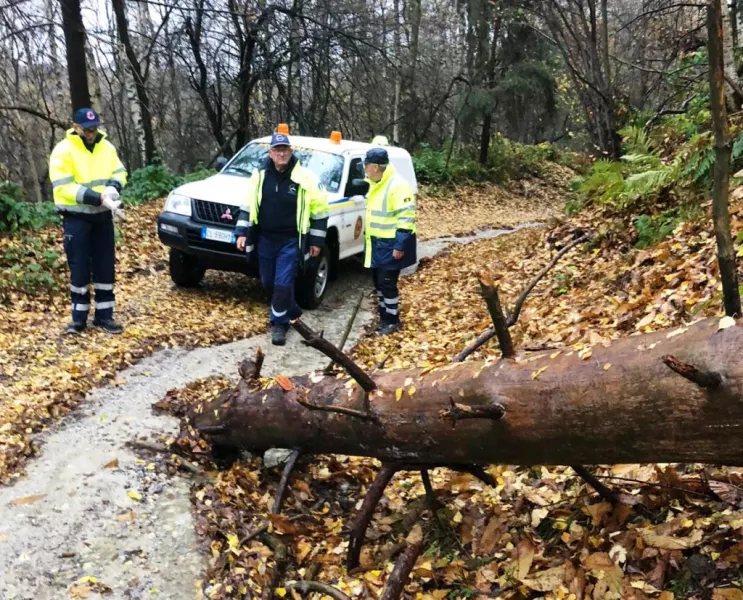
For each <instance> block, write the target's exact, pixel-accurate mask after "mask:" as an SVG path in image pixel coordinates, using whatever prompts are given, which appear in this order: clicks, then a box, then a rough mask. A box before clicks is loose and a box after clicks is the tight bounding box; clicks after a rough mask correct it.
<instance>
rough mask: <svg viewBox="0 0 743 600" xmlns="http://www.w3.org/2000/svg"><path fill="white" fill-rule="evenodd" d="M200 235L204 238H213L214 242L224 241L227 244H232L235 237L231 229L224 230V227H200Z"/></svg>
mask: <svg viewBox="0 0 743 600" xmlns="http://www.w3.org/2000/svg"><path fill="white" fill-rule="evenodd" d="M201 237H202V238H203V239H206V240H214V241H215V242H226V243H228V244H233V243H234V242H235V237H234V235H233V233H232V232H231V231H226V230H224V229H213V228H211V227H202V228H201Z"/></svg>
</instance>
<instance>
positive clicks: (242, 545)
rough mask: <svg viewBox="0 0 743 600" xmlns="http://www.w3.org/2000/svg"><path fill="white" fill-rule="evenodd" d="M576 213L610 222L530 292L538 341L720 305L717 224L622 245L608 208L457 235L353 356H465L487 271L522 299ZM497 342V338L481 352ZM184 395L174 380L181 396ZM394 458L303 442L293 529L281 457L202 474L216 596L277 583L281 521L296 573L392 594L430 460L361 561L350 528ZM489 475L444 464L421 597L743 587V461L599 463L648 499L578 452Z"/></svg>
mask: <svg viewBox="0 0 743 600" xmlns="http://www.w3.org/2000/svg"><path fill="white" fill-rule="evenodd" d="M732 217H733V219H732V220H733V229H734V232H735V233H736V234H737V233H738V232H739V231H740V230H741V229H743V222H742V220H741V206H734V207H733V209H732ZM577 225H580V226H581V227H583V228H584V229H586V228H590V229H592V230H594V231H595V232H597V233H598V236H597V237H595V238H594V241H593V242H591V243H590V244H589V245H587V246H586V247H583V248H576V249H575V250H573V251H571V252H569V253H568V254H567V255H566V256H565V257H564V258H563V260H562V261H561V262H560V263H559V264H558V265H557V267H555V269H554V270H553V271H552V272H550V273H549V274H548V275H547V277H546V278H545V279H544V280H543V281H542V282H541V283H540V284H538V285H537V286H536V288H535V289H534V291H533V292H532V294H531V296H530V297H529V298H528V300H527V301H526V304H525V305H524V308H523V310H522V313H521V316H520V319H519V321H518V323H517V325H516V326H515V327H514V329H513V333H514V338H515V341H516V343H517V345H518V347H519V348H520V349H521V350H522V351H524V350H527V351H528V350H529V349H534V348H539V349H543V348H545V347H551V348H553V350H554V352H553V355H554V356H557V355H559V354H560V353H561V352H562V351H565V350H568V349H574V350H577V351H578V352H579V353H582V356H584V357H588V356H590V349H591V346H592V345H595V344H603V343H605V342H607V341H608V340H611V339H614V338H617V337H621V336H627V335H630V334H632V333H636V332H637V333H639V332H644V331H652V330H656V329H662V328H668V332H669V335H673V332H674V331H677V330H678V328H682V327H683V326H684V323H686V322H687V321H688V320H690V319H693V318H696V317H703V316H712V315H718V316H719V315H720V313H721V309H720V305H721V303H720V284H719V279H718V274H717V263H716V258H715V246H714V236H713V234H712V231H711V225H710V222H696V223H685V224H682V225H680V226H679V227H678V228H677V229H676V231H675V232H674V233H673V235H672V236H671V237H670V238H669V239H667V240H666V241H664V242H662V243H661V244H659V245H657V246H655V247H654V248H652V249H650V250H635V249H631V248H628V247H624V248H622V249H621V251H620V250H619V249H618V247H617V245H616V244H615V243H614V242H613V241H612V240H611V238H610V237H607V236H606V235H605V233H603V229H602V224H601V223H600V222H597V221H595V220H594V221H593V222H591V221H590V220H589V222H587V223H572V224H564V225H561V226H559V227H557V228H555V229H553V230H550V231H549V232H547V233H545V231H543V230H542V231H539V230H528V231H523V232H519V233H517V234H514V235H511V236H508V237H505V238H501V239H495V240H487V241H481V242H478V243H476V244H472V245H470V246H466V247H456V248H453V249H452V250H450V251H449V252H448V253H446V254H445V255H443V256H440V257H437V258H436V259H434V260H432V261H429V262H428V263H427V264H425V265H424V266H423V267H422V268H421V269H420V270H419V271H418V273H416V274H415V275H414V276H412V277H410V278H407V279H405V280H403V282H402V286H401V288H402V289H401V297H402V302H403V306H404V312H403V322H404V327H403V329H402V330H401V331H399V332H397V333H395V334H393V335H391V336H386V337H379V336H373V335H372V336H369V337H367V338H365V339H363V340H362V341H361V343H360V344H358V345H357V346H356V348H355V349H354V355H355V356H356V357H357V359H359V360H360V361H362V362H363V363H365V364H366V365H369V366H371V365H373V364H378V363H379V362H381V361H382V360H383V359H385V358H387V362H386V364H385V368H394V367H402V368H406V367H409V366H428V365H436V364H443V363H447V362H449V361H450V360H451V358H452V357H453V356H454V355H455V354H456V353H458V352H459V351H461V350H462V349H463V348H464V347H465V346H466V345H468V344H469V343H471V342H472V341H473V340H474V339H475V337H476V336H477V335H479V334H480V333H482V332H483V331H485V330H486V329H488V328H489V327H490V317H489V315H488V313H487V309H486V306H485V303H484V302H483V300H482V298H481V297H480V290H479V278H478V275H479V273H481V272H482V271H488V272H490V273H491V274H492V276H493V279H494V282H495V283H496V285H498V286H499V288H500V290H501V299H502V301H503V303H504V304H505V305H506V306H507V307H508V309H509V310H511V307H512V305H513V302H514V300H515V298H516V297H517V296H518V295H519V293H520V292H521V290H523V289H524V287H525V286H526V285H527V283H528V282H529V281H530V280H531V279H532V278H533V277H534V276H535V274H536V273H537V272H538V271H539V270H540V269H541V268H542V267H543V266H544V265H545V264H546V263H547V262H548V261H549V260H550V258H551V257H552V256H553V255H554V253H555V252H556V251H557V250H559V248H560V247H563V246H564V245H565V244H566V243H568V242H569V240H570V239H573V237H574V236H575V235H576V231H575V228H576V226H577ZM498 355H499V352H498V349H497V345H496V343H495V341H493V342H491V343H490V344H488V345H487V346H485V347H484V348H482V349H481V350H480V351H479V352H478V353H476V357H483V356H498ZM604 368H605V369H609V368H611V365H610V364H608V363H607V364H606V365H604ZM536 376H537V377H538V374H537V375H536ZM398 391H399V392H400V395H402V393H403V392H404V390H403V389H400V390H398ZM181 395H182V394H181V392H179V391H174V392H172V393H171V396H172V398H173V399H174V401H176V403H177V399H178V398H180V397H181ZM212 397H213V396H212ZM191 400H192V401H198V398H196V397H195V396H194V395H192V396H191ZM205 400H208V398H205ZM378 468H379V463H378V462H377V461H375V460H372V459H361V458H349V457H343V456H329V457H328V456H317V457H305V458H303V459H302V460H301V461H300V464H299V466H298V470H297V471H296V473H295V475H294V476H293V478H292V483H291V486H290V487H291V490H290V493H289V496H288V499H287V502H286V504H285V507H284V510H283V512H282V518H283V520H282V521H281V523H290V524H291V525H292V527H291V528H286V529H284V528H283V527H274V521H275V520H276V518H275V517H273V518H271V517H269V515H268V513H269V510H270V508H271V505H272V502H273V494H274V493H275V490H276V487H277V484H278V481H279V477H280V473H279V471H278V470H271V471H266V470H264V469H262V468H261V461H260V459H257V458H252V459H250V460H243V461H239V462H237V463H236V464H234V465H233V466H232V467H231V468H229V469H227V470H224V471H220V472H218V473H216V474H214V477H213V478H212V479H211V480H209V481H207V482H205V483H202V484H199V485H197V486H196V487H195V488H194V495H193V502H194V507H195V511H196V514H197V522H198V530H199V533H201V534H202V535H203V536H205V539H206V540H207V541H208V543H209V544H210V546H209V547H210V551H211V554H212V560H211V566H210V570H209V574H208V578H207V580H208V583H207V584H206V587H205V594H206V596H207V597H209V598H230V597H233V596H234V595H235V594H237V595H240V594H251V595H258V594H260V593H262V591H263V588H264V587H265V586H266V585H268V584H269V582H270V578H271V574H272V569H273V567H274V563H273V553H272V552H271V550H270V549H269V548H268V547H267V546H265V545H264V544H263V543H261V541H260V539H259V538H258V537H256V536H253V535H251V534H253V533H254V532H255V531H256V530H257V529H260V528H262V527H266V528H268V529H272V530H273V532H274V535H278V536H279V539H280V540H281V541H282V542H283V543H285V544H286V545H287V546H288V548H289V549H290V556H292V557H293V558H292V560H290V564H289V568H288V571H287V574H286V579H287V580H291V579H302V578H305V577H306V578H308V579H314V580H317V581H321V582H324V583H328V584H331V585H334V586H336V587H337V588H338V589H340V590H341V591H343V592H344V593H346V594H348V595H349V596H351V597H360V598H361V597H373V598H376V597H379V596H380V594H381V593H382V590H383V589H384V585H385V583H386V582H387V580H388V578H389V575H390V573H391V571H392V569H393V567H394V562H395V558H396V556H397V555H398V553H399V552H400V551H401V549H402V548H403V547H404V546H403V545H402V544H403V543H404V541H405V539H406V536H408V535H409V533H410V531H411V528H412V527H413V526H414V524H415V523H416V521H419V520H420V519H424V520H429V521H431V520H432V517H431V515H430V513H427V512H426V506H427V505H426V502H425V491H424V487H423V482H422V480H421V478H420V475H419V474H418V473H416V472H403V473H399V474H397V475H396V476H395V477H394V479H393V481H392V484H391V485H390V486H389V487H388V489H387V491H386V493H385V496H384V498H383V500H382V502H381V503H380V505H379V506H378V507H377V510H376V511H375V513H374V517H373V519H372V523H371V525H370V527H369V530H368V532H367V536H366V543H365V546H364V549H363V552H362V555H361V568H360V569H359V570H357V571H353V572H350V573H349V572H347V571H346V569H345V567H344V565H343V560H344V558H345V555H346V552H347V549H348V537H347V535H346V534H345V531H346V528H347V527H348V524H349V523H350V520H351V518H352V517H353V515H354V514H356V511H357V510H358V508H359V506H360V503H361V501H362V499H363V497H364V493H365V492H366V490H368V487H369V485H370V483H371V481H372V480H373V477H374V474H375V472H376V471H377V470H378ZM489 473H490V474H491V475H492V476H493V477H494V478H495V480H496V482H497V485H496V487H493V488H490V487H487V486H485V484H483V483H481V482H480V481H479V480H476V479H474V478H473V477H471V476H470V475H465V474H458V473H453V472H451V471H448V470H446V469H436V470H435V471H433V472H432V473H431V479H432V482H433V486H434V488H435V490H436V495H437V498H438V499H439V501H441V502H442V503H443V505H444V507H443V508H442V509H441V510H440V511H438V513H437V519H436V524H435V525H434V526H433V533H432V534H431V535H430V536H429V537H428V538H427V539H426V549H425V551H424V553H423V554H422V555H421V557H420V558H419V559H418V562H417V563H416V566H415V567H414V569H413V571H412V575H411V580H410V582H409V584H408V585H407V586H406V593H405V595H406V597H413V598H416V599H421V600H424V599H425V600H430V599H433V600H443V598H445V597H448V598H452V599H453V598H469V597H473V596H482V597H495V598H503V599H504V600H506V599H524V598H533V597H544V598H547V599H561V600H564V599H571V600H583V599H586V600H587V599H591V600H599V599H614V600H618V599H620V598H622V599H632V600H645V599H649V598H661V599H662V600H674V599H677V598H678V599H680V598H689V599H698V600H701V599H703V598H704V599H706V598H714V599H720V600H723V599H727V598H738V597H739V594H740V591H741V586H743V577H742V576H741V571H740V564H741V560H742V559H743V546H741V543H740V539H741V536H743V501H742V500H741V498H743V495H741V493H740V492H741V489H743V472H742V471H741V470H735V469H714V468H710V467H705V466H703V465H617V466H614V467H603V468H599V469H598V470H597V472H596V474H597V476H599V477H601V478H606V480H607V482H608V483H610V484H611V485H612V486H613V487H614V488H615V489H617V490H618V491H621V492H622V493H623V497H624V498H633V505H632V506H630V505H629V504H619V505H617V506H612V505H611V504H609V503H608V502H605V501H602V500H601V499H600V498H598V497H596V495H595V493H594V492H593V491H592V490H591V489H590V488H589V487H587V486H586V484H585V483H584V482H583V481H582V480H581V479H579V478H578V477H577V476H576V475H575V474H574V473H573V471H572V470H571V469H570V468H567V467H556V468H546V467H532V468H515V467H509V466H506V465H499V466H491V467H490V468H489ZM282 531H283V533H282ZM282 589H283V588H282Z"/></svg>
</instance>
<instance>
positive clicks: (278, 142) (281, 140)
mask: <svg viewBox="0 0 743 600" xmlns="http://www.w3.org/2000/svg"><path fill="white" fill-rule="evenodd" d="M276 146H291V143H290V142H289V136H288V135H286V134H284V133H274V134H273V135H272V136H271V145H270V147H271V148H275V147H276Z"/></svg>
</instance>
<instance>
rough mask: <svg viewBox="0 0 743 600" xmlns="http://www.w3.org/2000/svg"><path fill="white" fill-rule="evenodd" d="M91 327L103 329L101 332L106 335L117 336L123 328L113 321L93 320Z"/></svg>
mask: <svg viewBox="0 0 743 600" xmlns="http://www.w3.org/2000/svg"><path fill="white" fill-rule="evenodd" d="M93 327H98V328H99V329H103V331H105V332H107V333H114V334H119V333H121V332H122V331H124V328H123V327H122V326H121V325H119V324H118V323H117V322H116V321H114V320H113V319H100V320H94V321H93Z"/></svg>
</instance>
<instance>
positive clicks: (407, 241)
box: [364, 164, 415, 269]
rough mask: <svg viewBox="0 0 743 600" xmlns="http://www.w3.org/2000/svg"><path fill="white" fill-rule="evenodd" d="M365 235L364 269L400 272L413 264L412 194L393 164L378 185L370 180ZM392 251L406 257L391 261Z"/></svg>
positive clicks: (413, 200) (386, 170)
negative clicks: (375, 268)
mask: <svg viewBox="0 0 743 600" xmlns="http://www.w3.org/2000/svg"><path fill="white" fill-rule="evenodd" d="M364 235H365V239H366V252H365V256H364V266H365V267H367V268H369V267H383V266H385V267H388V268H397V267H399V268H401V269H402V268H405V267H407V266H410V265H411V264H413V263H414V262H415V195H414V194H413V190H412V188H411V187H410V184H409V183H408V182H407V181H406V180H405V178H404V177H402V176H401V175H399V174H398V173H397V171H396V170H395V167H393V166H392V164H389V165H387V168H386V169H385V170H384V174H383V175H382V179H380V180H379V181H378V182H376V183H375V182H373V181H369V193H368V194H367V196H366V231H365V234H364ZM382 240H384V241H382ZM392 250H401V251H404V252H405V257H404V258H403V259H402V260H400V261H398V262H391V261H392V260H393V259H391V254H392ZM387 254H389V255H390V256H387ZM411 260H412V262H410V261H411Z"/></svg>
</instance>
